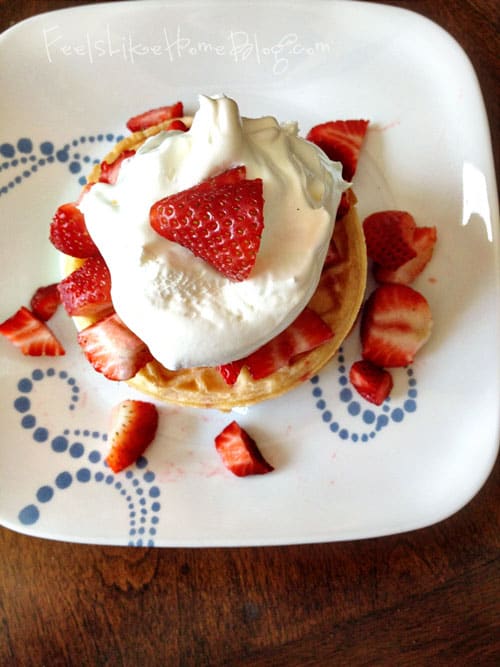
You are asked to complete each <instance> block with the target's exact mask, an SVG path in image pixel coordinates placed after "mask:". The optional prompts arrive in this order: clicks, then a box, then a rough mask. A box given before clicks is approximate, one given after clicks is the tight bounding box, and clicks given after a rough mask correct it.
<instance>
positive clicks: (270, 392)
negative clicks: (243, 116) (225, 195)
mask: <svg viewBox="0 0 500 667" xmlns="http://www.w3.org/2000/svg"><path fill="white" fill-rule="evenodd" d="M182 120H183V121H184V122H185V124H186V125H190V121H191V119H190V118H183V119H182ZM170 122H171V121H166V122H165V123H162V124H160V125H157V126H154V127H151V128H148V129H147V130H145V131H142V132H136V133H134V134H131V135H130V136H128V137H126V138H125V139H123V140H122V141H121V142H119V143H118V144H117V145H116V146H115V147H114V148H113V150H112V151H111V152H110V153H109V154H108V155H107V156H106V158H105V160H106V161H107V162H113V161H114V160H115V159H116V158H117V157H118V156H119V155H120V154H121V153H122V152H123V151H124V150H130V149H137V148H138V147H139V146H140V145H141V144H142V143H143V142H144V141H145V140H146V139H147V138H148V137H150V136H153V135H154V134H157V133H158V132H160V131H161V130H163V129H165V128H166V127H168V125H169V123H170ZM99 173H100V168H99V165H96V166H95V167H94V169H93V170H92V172H91V174H90V176H89V178H88V181H89V182H94V181H97V180H98V179H99ZM350 194H351V196H350V199H351V202H352V203H351V206H350V207H349V211H348V212H347V214H346V215H345V216H344V217H343V218H341V219H339V220H337V221H336V223H335V231H334V234H333V240H332V246H333V247H332V249H333V251H334V258H335V261H334V262H333V264H331V265H330V266H328V268H325V269H324V270H323V273H322V275H321V279H320V281H319V284H318V286H317V289H316V291H315V293H314V294H313V296H312V298H311V300H310V302H309V304H308V305H309V307H310V308H312V309H313V310H314V311H316V312H317V313H318V314H319V315H320V316H321V317H322V319H323V320H324V321H325V322H326V323H327V324H328V325H329V326H330V328H331V330H332V331H333V337H332V338H331V339H330V340H329V341H327V342H326V343H324V344H323V345H321V346H319V347H317V348H316V349H314V350H312V351H310V352H306V353H304V354H302V355H300V356H299V357H298V358H297V359H295V360H294V362H293V363H291V364H290V365H289V366H286V367H284V368H281V369H280V370H278V371H276V372H275V373H273V374H272V375H269V376H268V377H266V378H263V379H261V380H254V379H253V378H252V376H251V375H250V373H249V372H248V370H247V369H246V368H243V369H242V370H241V372H240V374H239V377H238V380H237V381H236V383H235V384H234V385H232V386H229V385H227V384H226V382H225V381H224V379H223V378H222V376H221V374H220V373H219V371H218V370H217V369H216V368H210V367H198V368H185V369H181V370H177V371H171V370H168V369H167V368H165V367H164V366H162V365H161V364H160V363H159V362H157V361H152V362H150V363H149V364H147V365H146V366H145V367H144V368H143V369H142V370H141V371H139V373H137V375H136V376H135V377H134V378H132V379H131V380H129V381H128V384H129V385H130V386H131V387H133V388H134V389H137V390H138V391H140V392H142V393H145V394H149V395H150V396H152V397H154V398H156V399H157V400H160V401H165V402H169V403H177V404H180V405H188V406H194V407H202V408H217V409H219V410H231V408H234V407H238V406H247V405H251V404H253V403H258V402H260V401H263V400H268V399H271V398H275V397H276V396H279V395H281V394H283V393H285V392H287V391H289V390H290V389H293V388H294V387H295V386H297V385H299V384H300V383H302V382H304V381H305V380H307V379H309V378H311V377H312V376H313V375H315V374H316V373H318V372H319V371H320V370H321V368H323V366H324V365H325V364H326V363H327V362H328V361H329V360H330V359H331V358H332V357H333V356H334V355H335V353H336V352H337V350H338V348H339V347H340V345H341V344H342V342H343V340H344V339H345V338H346V336H347V335H348V334H349V332H350V330H351V328H352V326H353V324H354V322H355V320H356V317H357V315H358V312H359V309H360V307H361V303H362V301H363V295H364V291H365V285H366V271H367V259H366V248H365V243H364V236H363V231H362V228H361V225H360V223H359V219H358V216H357V213H356V206H355V205H354V204H355V198H354V195H352V193H350ZM83 261H84V260H77V259H74V258H67V260H66V263H65V267H64V273H65V274H66V275H67V274H68V273H71V272H72V271H74V270H75V269H76V268H78V266H80V265H81V264H82V262H83ZM74 320H75V323H76V326H77V328H78V329H79V330H81V329H83V328H85V327H86V326H88V325H89V324H91V323H92V320H90V319H88V318H82V317H75V318H74Z"/></svg>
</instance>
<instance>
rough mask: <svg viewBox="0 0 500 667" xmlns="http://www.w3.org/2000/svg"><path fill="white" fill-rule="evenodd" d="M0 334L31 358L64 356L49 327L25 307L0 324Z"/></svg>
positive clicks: (61, 347)
mask: <svg viewBox="0 0 500 667" xmlns="http://www.w3.org/2000/svg"><path fill="white" fill-rule="evenodd" d="M0 334H2V336H5V338H7V339H8V340H10V342H11V343H13V344H14V345H15V346H16V347H18V348H19V349H20V350H21V352H22V353H23V354H25V355H28V356H31V357H40V356H46V357H56V356H61V355H63V354H65V351H64V348H63V346H62V345H61V343H60V342H59V341H58V340H57V338H56V337H55V336H54V334H53V333H52V331H51V330H50V329H49V327H48V326H47V325H46V324H45V323H44V322H41V321H40V320H39V319H38V318H36V317H35V316H34V315H33V313H32V312H31V311H29V310H28V309H27V308H26V307H25V306H21V308H19V310H18V311H17V312H16V313H14V315H12V317H9V318H8V319H7V320H5V322H2V324H0Z"/></svg>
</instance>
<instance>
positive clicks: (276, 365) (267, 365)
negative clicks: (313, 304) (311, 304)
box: [243, 308, 333, 380]
mask: <svg viewBox="0 0 500 667" xmlns="http://www.w3.org/2000/svg"><path fill="white" fill-rule="evenodd" d="M332 336H333V333H332V330H331V329H330V327H329V326H328V324H326V322H325V321H324V320H322V319H321V317H320V316H319V315H317V314H316V313H315V312H314V310H311V309H310V308H305V309H304V310H303V311H302V312H301V313H300V315H299V316H298V317H297V318H296V319H295V320H294V321H293V322H292V323H291V324H290V325H289V326H288V327H287V328H286V329H285V330H284V331H282V332H281V333H280V334H278V335H277V336H275V337H274V338H273V339H272V340H270V341H269V342H268V343H265V345H263V346H262V347H260V348H259V349H258V350H256V351H255V352H253V353H252V354H250V355H249V356H248V357H245V359H244V360H243V365H245V366H246V367H247V368H248V370H249V371H250V374H251V376H252V377H253V379H254V380H260V379H262V378H265V377H267V376H268V375H271V373H274V372H275V371H277V370H279V369H280V368H283V367H284V366H288V365H289V364H290V363H291V362H293V360H294V359H295V357H296V356H297V355H298V354H302V353H303V352H309V351H310V350H313V349H314V348H316V347H318V346H319V345H322V344H323V343H325V342H326V341H327V340H330V338H332Z"/></svg>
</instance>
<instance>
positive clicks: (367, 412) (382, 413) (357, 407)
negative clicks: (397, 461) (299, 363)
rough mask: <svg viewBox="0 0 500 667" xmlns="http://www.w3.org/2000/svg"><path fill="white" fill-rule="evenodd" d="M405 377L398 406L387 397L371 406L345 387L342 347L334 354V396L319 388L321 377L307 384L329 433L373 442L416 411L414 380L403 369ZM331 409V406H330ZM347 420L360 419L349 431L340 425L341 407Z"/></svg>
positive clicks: (345, 370)
mask: <svg viewBox="0 0 500 667" xmlns="http://www.w3.org/2000/svg"><path fill="white" fill-rule="evenodd" d="M404 371H405V373H406V376H407V391H406V397H405V398H404V400H403V403H402V405H398V406H393V401H392V400H391V398H390V397H389V398H387V399H386V400H385V401H384V403H383V404H382V405H381V406H374V405H372V404H371V403H368V402H367V401H365V399H363V398H362V397H361V396H359V395H358V394H357V393H356V392H355V391H354V390H353V389H352V388H351V387H350V386H349V376H348V369H347V367H346V359H345V355H344V350H343V348H340V349H339V351H338V353H337V376H338V377H337V381H338V386H339V389H338V390H337V395H335V390H334V391H333V392H332V391H331V388H330V387H324V386H322V382H321V376H319V375H315V376H314V377H313V378H311V380H310V382H311V384H312V385H313V388H312V391H311V393H312V396H313V398H314V400H315V405H316V408H317V410H319V412H320V413H321V420H322V421H323V423H324V424H325V425H326V426H327V427H328V429H329V430H330V432H331V433H333V434H335V436H336V437H339V438H340V439H341V440H350V441H351V442H368V441H369V440H373V438H375V437H376V435H377V434H378V433H380V431H382V430H383V429H384V428H386V427H387V426H388V425H389V424H391V423H398V422H402V421H403V419H405V417H406V415H408V414H412V413H414V412H415V411H416V410H417V401H416V398H417V395H418V391H417V380H416V379H415V376H414V371H413V369H412V368H405V369H404ZM332 405H333V406H335V407H332ZM343 406H345V411H346V412H347V414H348V415H349V416H350V417H356V418H358V419H359V420H360V422H361V423H360V427H358V428H356V430H353V429H352V428H351V429H349V428H347V427H346V426H343V425H342V416H341V415H340V413H341V412H342V407H343ZM368 406H369V407H368Z"/></svg>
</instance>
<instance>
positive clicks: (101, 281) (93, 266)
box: [58, 256, 113, 318]
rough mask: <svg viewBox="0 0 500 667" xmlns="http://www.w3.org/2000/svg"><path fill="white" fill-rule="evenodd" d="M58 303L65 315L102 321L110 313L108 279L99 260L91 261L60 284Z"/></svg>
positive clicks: (111, 309)
mask: <svg viewBox="0 0 500 667" xmlns="http://www.w3.org/2000/svg"><path fill="white" fill-rule="evenodd" d="M58 289H59V294H60V296H61V302H62V304H63V306H64V308H65V309H66V312H67V313H68V315H71V316H72V317H74V316H80V317H99V318H102V317H105V316H106V315H109V314H110V313H111V312H113V303H112V301H111V276H110V274H109V270H108V267H107V266H106V263H105V262H104V260H103V259H102V257H100V256H99V257H90V258H89V259H87V260H85V262H84V263H83V265H82V266H81V267H80V268H78V269H76V270H75V271H73V272H72V273H70V274H69V275H68V276H66V278H64V279H63V280H61V282H60V283H59V288H58Z"/></svg>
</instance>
